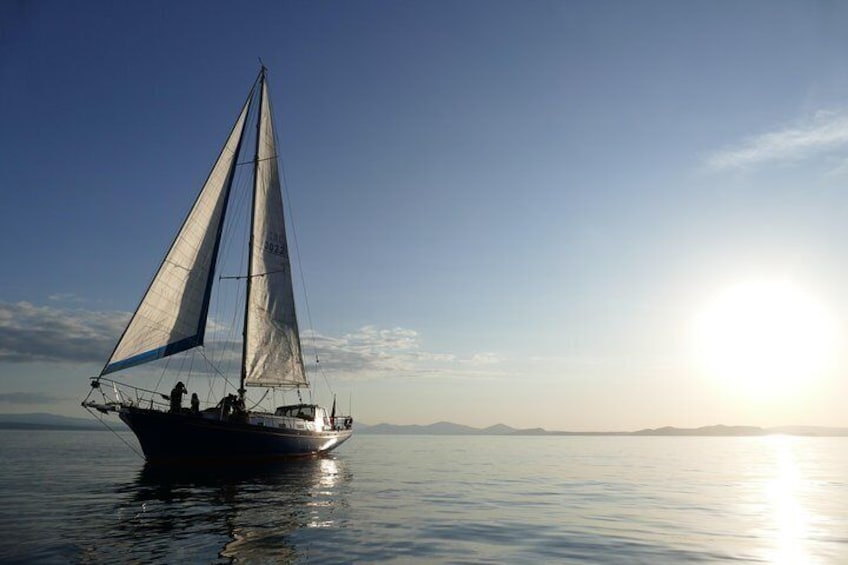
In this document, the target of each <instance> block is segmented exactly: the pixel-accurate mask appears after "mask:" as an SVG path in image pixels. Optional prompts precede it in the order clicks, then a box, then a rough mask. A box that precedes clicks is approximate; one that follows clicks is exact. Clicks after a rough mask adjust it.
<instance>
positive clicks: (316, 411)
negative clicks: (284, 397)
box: [274, 404, 330, 426]
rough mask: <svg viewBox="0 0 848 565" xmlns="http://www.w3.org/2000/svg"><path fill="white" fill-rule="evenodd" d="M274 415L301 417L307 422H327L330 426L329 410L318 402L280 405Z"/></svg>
mask: <svg viewBox="0 0 848 565" xmlns="http://www.w3.org/2000/svg"><path fill="white" fill-rule="evenodd" d="M274 416H284V417H287V418H300V419H301V420H306V421H307V422H315V424H322V425H323V424H326V425H327V426H329V424H330V419H329V418H328V417H327V411H326V410H324V409H323V408H321V407H320V406H318V405H317V404H289V405H288V406H280V407H278V408H277V410H276V411H275V412H274Z"/></svg>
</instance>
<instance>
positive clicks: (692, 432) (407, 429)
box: [355, 422, 848, 437]
mask: <svg viewBox="0 0 848 565" xmlns="http://www.w3.org/2000/svg"><path fill="white" fill-rule="evenodd" d="M355 429H356V432H357V433H361V434H385V435H490V436H491V435H498V436H672V437H673V436H701V437H749V436H764V435H779V434H785V435H796V436H823V437H824V436H832V437H833V436H848V428H825V427H815V426H782V427H776V428H760V427H757V426H725V425H721V424H719V425H714V426H702V427H700V428H675V427H672V426H666V427H663V428H649V429H644V430H638V431H635V432H623V431H621V432H617V431H611V432H567V431H548V430H545V429H542V428H526V429H518V428H512V427H510V426H507V425H505V424H495V425H494V426H489V427H488V428H482V429H480V428H473V427H471V426H463V425H461V424H453V423H450V422H437V423H435V424H430V425H427V426H422V425H417V424H411V425H397V424H377V425H375V426H368V425H365V424H360V423H357V424H356V425H355Z"/></svg>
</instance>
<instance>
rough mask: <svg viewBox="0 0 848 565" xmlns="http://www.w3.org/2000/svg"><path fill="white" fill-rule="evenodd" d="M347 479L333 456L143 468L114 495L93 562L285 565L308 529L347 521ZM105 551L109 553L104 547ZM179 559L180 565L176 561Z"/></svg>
mask: <svg viewBox="0 0 848 565" xmlns="http://www.w3.org/2000/svg"><path fill="white" fill-rule="evenodd" d="M351 478H352V477H351V474H350V472H349V471H348V470H347V469H346V468H345V466H344V461H343V460H336V459H335V458H334V457H333V456H332V455H328V456H325V457H315V458H303V459H298V460H294V461H286V462H273V463H268V464H260V465H250V466H240V467H236V466H227V467H220V466H212V467H208V468H207V467H199V466H194V467H178V466H177V467H174V466H161V465H145V466H144V467H143V468H142V469H141V470H140V471H139V472H138V475H137V476H136V478H135V480H134V481H132V482H129V483H125V484H124V485H123V486H122V487H121V488H120V489H119V490H118V492H117V493H115V494H117V495H118V498H119V499H120V498H123V499H124V501H123V502H122V503H120V508H119V515H120V520H119V524H118V527H117V528H115V527H114V526H113V527H112V528H110V529H108V530H107V531H105V532H104V540H103V542H104V543H103V544H102V545H103V547H101V548H100V549H99V550H98V552H96V554H95V555H93V556H92V560H93V561H95V562H96V561H98V558H99V559H100V560H103V559H105V560H108V559H106V558H107V557H109V556H110V555H112V556H114V555H116V553H115V552H116V550H117V551H119V552H124V553H123V555H124V557H125V559H124V562H127V561H129V562H133V561H141V562H149V561H157V560H161V561H163V562H175V561H189V562H210V561H213V560H214V559H213V558H214V557H215V556H216V555H217V556H218V557H221V558H224V559H232V560H236V561H247V562H253V561H259V562H262V563H287V562H291V561H293V560H297V559H299V558H302V557H303V553H304V551H305V545H304V541H303V539H304V536H305V537H306V538H308V537H309V532H306V531H304V530H309V529H312V528H334V527H339V525H340V523H343V522H344V521H345V520H346V516H347V514H346V512H347V509H348V507H349V503H348V500H347V495H348V490H349V483H350V481H351ZM107 546H108V547H107ZM180 556H182V557H184V558H183V559H180V558H179V557H180Z"/></svg>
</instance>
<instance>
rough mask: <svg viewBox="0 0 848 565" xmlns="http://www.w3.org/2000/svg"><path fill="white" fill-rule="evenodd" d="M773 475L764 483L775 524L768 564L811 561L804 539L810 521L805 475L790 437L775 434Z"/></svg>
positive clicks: (773, 441)
mask: <svg viewBox="0 0 848 565" xmlns="http://www.w3.org/2000/svg"><path fill="white" fill-rule="evenodd" d="M770 439H771V442H772V443H773V445H774V453H775V458H776V461H775V467H774V477H773V478H772V479H771V480H769V481H768V482H767V484H766V496H767V499H768V502H769V508H770V511H771V514H772V517H773V518H772V519H773V524H774V536H775V539H774V547H773V548H772V551H771V552H770V554H769V556H768V560H769V562H771V563H780V564H784V563H786V564H788V563H810V562H811V555H810V554H809V552H808V548H807V540H808V536H809V524H810V521H811V519H810V518H811V517H810V514H809V512H808V509H806V508H804V505H803V504H802V502H801V501H802V494H803V491H804V490H805V486H806V484H805V477H803V476H801V473H800V472H799V469H798V464H797V462H796V459H795V453H794V450H793V445H792V444H793V441H792V440H793V438H789V437H786V436H775V437H773V438H770Z"/></svg>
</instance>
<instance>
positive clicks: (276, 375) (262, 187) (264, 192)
mask: <svg viewBox="0 0 848 565" xmlns="http://www.w3.org/2000/svg"><path fill="white" fill-rule="evenodd" d="M261 88H262V91H261V104H260V110H259V131H258V133H257V147H256V167H255V170H256V178H255V181H254V182H255V185H254V195H253V198H254V204H253V206H254V208H253V209H254V217H253V233H252V237H251V241H252V247H251V250H250V252H251V259H250V260H251V272H250V274H249V282H248V284H249V287H248V293H247V296H248V298H247V313H246V316H245V317H246V326H245V335H244V339H245V344H244V361H243V363H244V383H245V384H247V385H255V386H308V382H307V380H306V372H305V371H304V368H303V358H302V356H301V351H300V337H299V335H298V329H297V318H296V316H295V309H294V289H293V288H292V277H291V263H290V262H289V253H288V245H287V242H286V226H285V220H284V217H283V199H282V195H281V193H280V176H279V171H278V168H277V148H276V142H275V139H274V126H273V123H272V120H271V108H270V103H269V102H268V91H267V86H266V84H265V81H264V80H263V81H262V87H261Z"/></svg>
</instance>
